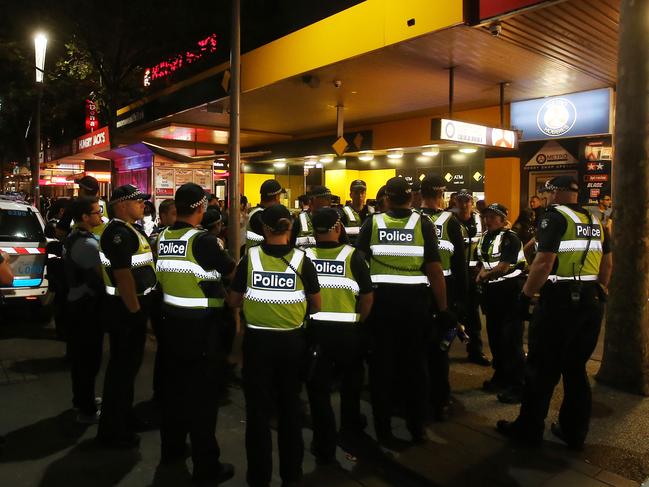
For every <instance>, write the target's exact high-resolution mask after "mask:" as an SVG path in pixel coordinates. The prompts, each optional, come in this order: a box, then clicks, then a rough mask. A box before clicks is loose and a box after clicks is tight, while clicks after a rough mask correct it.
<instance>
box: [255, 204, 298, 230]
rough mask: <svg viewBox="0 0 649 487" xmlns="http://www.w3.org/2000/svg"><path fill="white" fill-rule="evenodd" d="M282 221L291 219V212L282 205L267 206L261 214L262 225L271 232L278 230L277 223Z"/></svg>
mask: <svg viewBox="0 0 649 487" xmlns="http://www.w3.org/2000/svg"><path fill="white" fill-rule="evenodd" d="M284 219H286V220H290V219H291V212H290V211H288V209H287V208H286V207H285V206H284V205H273V206H269V207H268V208H266V209H265V210H264V211H263V212H262V213H261V221H262V223H263V224H264V225H266V226H267V227H268V228H270V229H271V230H278V229H279V225H278V224H279V222H280V221H281V220H284Z"/></svg>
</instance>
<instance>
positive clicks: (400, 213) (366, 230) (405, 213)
mask: <svg viewBox="0 0 649 487" xmlns="http://www.w3.org/2000/svg"><path fill="white" fill-rule="evenodd" d="M387 215H388V216H390V217H392V218H404V219H405V218H410V215H412V210H410V209H407V208H396V209H394V210H389V211H388V212H387ZM373 219H374V218H368V219H367V220H365V222H364V223H363V226H362V227H361V230H360V233H359V234H358V240H357V241H356V248H357V249H358V250H360V251H361V252H363V254H365V258H366V259H367V260H368V261H369V260H370V259H371V255H372V252H371V250H370V240H371V239H372V220H373ZM421 231H422V233H423V236H424V262H425V263H428V262H440V261H441V259H440V256H439V249H438V245H437V232H436V230H435V225H434V224H433V222H432V221H431V220H430V218H422V219H421Z"/></svg>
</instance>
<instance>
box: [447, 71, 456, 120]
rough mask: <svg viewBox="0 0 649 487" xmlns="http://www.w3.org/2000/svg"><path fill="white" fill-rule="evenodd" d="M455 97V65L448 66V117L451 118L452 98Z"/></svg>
mask: <svg viewBox="0 0 649 487" xmlns="http://www.w3.org/2000/svg"><path fill="white" fill-rule="evenodd" d="M454 97H455V66H451V67H450V68H448V118H450V119H453V98H454Z"/></svg>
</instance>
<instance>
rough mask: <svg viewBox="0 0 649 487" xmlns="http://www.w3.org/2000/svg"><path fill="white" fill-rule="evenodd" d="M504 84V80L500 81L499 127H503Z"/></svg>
mask: <svg viewBox="0 0 649 487" xmlns="http://www.w3.org/2000/svg"><path fill="white" fill-rule="evenodd" d="M505 86H506V83H505V82H504V81H501V82H500V128H501V129H504V128H505Z"/></svg>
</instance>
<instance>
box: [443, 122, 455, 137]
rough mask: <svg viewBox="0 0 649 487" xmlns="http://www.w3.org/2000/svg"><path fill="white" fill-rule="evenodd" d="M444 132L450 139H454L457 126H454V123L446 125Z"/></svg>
mask: <svg viewBox="0 0 649 487" xmlns="http://www.w3.org/2000/svg"><path fill="white" fill-rule="evenodd" d="M444 132H446V136H447V137H448V138H449V139H452V138H453V136H454V135H455V125H454V124H453V122H450V123H447V124H446V127H444Z"/></svg>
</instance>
